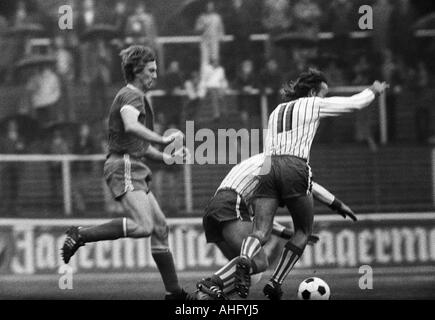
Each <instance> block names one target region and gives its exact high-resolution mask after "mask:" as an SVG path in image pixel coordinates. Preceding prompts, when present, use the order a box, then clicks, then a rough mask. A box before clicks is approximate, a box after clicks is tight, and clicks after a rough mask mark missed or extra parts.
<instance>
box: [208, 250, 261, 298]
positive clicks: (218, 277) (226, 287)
mask: <svg viewBox="0 0 435 320" xmlns="http://www.w3.org/2000/svg"><path fill="white" fill-rule="evenodd" d="M238 260H239V257H237V258H234V259H233V260H231V261H230V262H228V263H227V264H226V265H225V266H223V267H222V268H221V269H220V270H218V271H217V272H216V273H215V274H214V275H213V277H212V280H213V281H214V282H215V283H219V284H221V288H222V291H223V292H224V293H225V294H226V295H228V296H229V295H231V294H233V293H236V291H235V290H234V275H235V273H236V265H237V262H238ZM256 273H257V266H256V264H255V262H254V261H252V263H251V274H256Z"/></svg>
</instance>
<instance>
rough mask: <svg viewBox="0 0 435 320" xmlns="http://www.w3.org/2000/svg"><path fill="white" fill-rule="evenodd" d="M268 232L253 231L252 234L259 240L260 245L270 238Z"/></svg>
mask: <svg viewBox="0 0 435 320" xmlns="http://www.w3.org/2000/svg"><path fill="white" fill-rule="evenodd" d="M270 235H271V233H270V232H264V231H259V230H257V231H255V232H254V233H253V236H255V237H256V238H257V239H258V240H260V243H261V245H262V246H263V245H264V244H265V243H266V242H267V241H269V239H270Z"/></svg>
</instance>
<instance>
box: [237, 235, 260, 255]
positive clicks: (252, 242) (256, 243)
mask: <svg viewBox="0 0 435 320" xmlns="http://www.w3.org/2000/svg"><path fill="white" fill-rule="evenodd" d="M260 250H261V243H260V240H259V239H258V238H256V237H252V236H248V237H247V238H246V239H245V240H244V241H243V244H242V252H241V254H242V256H246V257H248V258H250V259H251V258H252V257H254V256H255V255H256V254H257V253H258V252H260Z"/></svg>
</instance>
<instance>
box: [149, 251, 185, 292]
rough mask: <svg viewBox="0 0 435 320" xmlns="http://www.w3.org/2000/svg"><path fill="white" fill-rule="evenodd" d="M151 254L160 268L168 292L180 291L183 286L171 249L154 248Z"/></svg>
mask: <svg viewBox="0 0 435 320" xmlns="http://www.w3.org/2000/svg"><path fill="white" fill-rule="evenodd" d="M151 254H152V256H153V259H154V261H155V262H156V265H157V268H158V269H159V272H160V275H161V277H162V280H163V284H164V286H165V290H166V292H169V293H178V292H180V291H181V287H180V285H179V283H178V277H177V272H176V271H175V265H174V258H173V257H172V253H171V251H169V249H152V250H151Z"/></svg>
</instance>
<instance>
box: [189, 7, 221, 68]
mask: <svg viewBox="0 0 435 320" xmlns="http://www.w3.org/2000/svg"><path fill="white" fill-rule="evenodd" d="M195 31H196V32H198V33H200V34H201V44H200V49H201V66H204V65H208V64H210V63H211V64H212V63H213V62H212V61H220V42H221V40H222V38H223V36H224V35H225V28H224V24H223V21H222V17H221V16H220V14H219V13H217V12H216V10H215V5H214V3H213V2H212V1H208V2H207V7H206V12H205V13H203V14H201V15H200V16H199V17H198V20H197V21H196V25H195Z"/></svg>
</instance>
